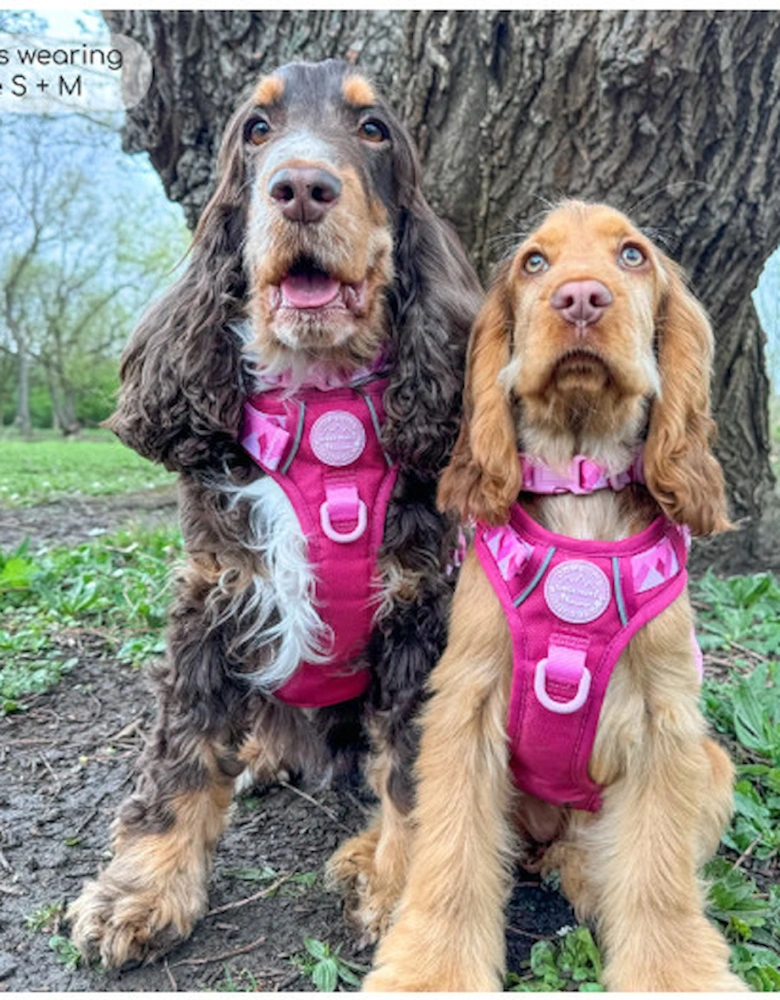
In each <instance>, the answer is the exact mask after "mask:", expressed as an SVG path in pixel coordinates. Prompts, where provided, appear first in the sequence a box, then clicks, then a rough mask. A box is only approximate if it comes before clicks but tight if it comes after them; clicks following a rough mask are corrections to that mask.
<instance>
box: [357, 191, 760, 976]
mask: <svg viewBox="0 0 780 1000" xmlns="http://www.w3.org/2000/svg"><path fill="white" fill-rule="evenodd" d="M712 350H713V338H712V332H711V329H710V325H709V322H708V321H707V318H706V316H705V314H704V312H703V310H702V308H701V307H700V305H699V304H698V302H697V301H696V300H695V299H694V298H693V296H692V295H691V294H690V292H689V291H688V290H687V289H686V287H685V284H684V282H683V278H682V274H681V271H680V270H679V268H678V267H677V266H676V265H675V264H674V263H672V261H670V260H669V259H668V258H667V257H666V256H665V255H664V254H663V253H661V252H660V251H659V249H658V248H657V247H656V246H654V245H653V244H652V243H651V242H650V241H649V240H648V239H647V238H646V237H645V236H644V235H643V234H642V233H641V232H639V231H638V230H637V228H636V227H635V226H634V225H633V224H632V223H631V222H630V221H629V220H628V219H627V218H626V217H625V216H624V215H622V214H620V213H619V212H617V211H614V210H613V209H611V208H609V207H607V206H604V205H592V204H584V203H581V202H576V201H570V202H565V203H563V204H562V205H560V206H558V207H557V208H556V209H554V210H553V211H551V212H550V213H549V214H548V215H547V217H546V218H545V220H544V221H543V223H542V224H541V226H540V227H539V228H538V229H537V230H536V231H535V232H534V233H533V234H532V235H531V236H529V237H528V239H527V240H526V241H525V242H524V243H523V244H522V245H521V246H520V248H519V249H518V250H517V252H516V254H515V255H514V257H513V259H512V260H511V261H508V262H507V263H506V264H505V265H504V266H503V267H502V269H501V271H500V273H499V275H498V278H497V280H496V282H495V284H494V286H493V288H492V291H491V293H490V295H489V297H488V300H487V302H486V304H485V306H484V307H483V309H482V311H481V313H480V315H479V316H478V318H477V321H476V323H475V327H474V329H473V332H472V337H471V341H470V347H469V358H468V370H467V378H466V399H465V404H466V405H465V415H464V420H463V423H462V426H461V432H460V437H459V439H458V443H457V445H456V448H455V451H454V454H453V457H452V460H451V462H450V464H449V466H448V467H447V469H446V470H445V472H444V475H443V478H442V481H441V484H440V489H439V502H440V505H441V506H442V508H444V509H455V510H457V511H459V513H460V514H461V516H462V517H463V518H464V519H468V518H472V519H473V520H474V522H475V524H474V542H473V544H472V545H471V546H470V549H469V552H468V555H467V558H466V561H465V564H464V566H463V568H462V571H461V574H460V578H459V581H458V585H457V590H456V594H455V598H454V603H453V608H452V614H451V621H450V635H449V644H448V646H447V650H446V652H445V654H444V656H443V658H442V659H441V661H440V662H439V664H438V666H437V667H436V668H435V670H434V672H433V673H432V675H431V680H430V686H431V689H432V691H433V697H432V698H431V700H430V701H429V702H428V704H427V706H426V709H425V711H424V715H423V734H422V742H421V751H420V757H419V760H418V766H417V776H418V781H419V785H418V799H417V806H416V814H415V819H416V833H415V837H414V840H413V845H412V854H411V862H410V871H409V876H408V880H407V884H406V888H405V890H404V893H403V896H402V898H401V901H400V904H399V906H398V908H397V911H396V919H395V923H394V925H393V926H392V927H391V929H390V931H389V933H388V935H387V936H386V937H385V938H384V940H383V942H382V944H381V945H380V948H379V950H378V953H377V956H376V961H375V969H374V971H373V972H372V973H371V974H370V975H369V977H368V978H367V979H366V981H365V983H364V988H365V989H368V990H496V989H500V988H501V983H502V974H503V970H504V921H503V912H502V908H503V904H504V902H505V900H506V897H507V893H508V889H509V885H510V870H511V869H510V863H511V860H512V857H513V853H514V852H515V851H516V848H517V840H516V834H517V833H518V831H519V832H520V834H521V835H522V838H523V841H524V843H525V844H526V845H527V847H528V845H531V846H533V847H534V848H535V850H536V851H537V853H538V852H540V851H543V852H544V853H543V856H542V861H541V864H540V867H541V868H542V869H543V870H550V869H553V868H559V869H560V872H561V885H562V888H563V891H564V892H565V894H566V895H567V896H568V898H569V899H570V900H571V901H572V903H573V905H574V906H575V909H576V911H577V914H578V916H579V918H580V919H583V920H591V921H592V922H593V923H594V924H595V927H596V929H597V932H598V934H599V937H600V943H601V945H602V947H603V949H604V952H605V956H606V965H605V970H604V981H605V984H606V985H607V987H608V988H609V989H611V990H733V989H745V987H744V984H742V983H741V981H740V980H739V979H738V978H737V977H736V976H734V975H733V974H732V973H731V972H730V971H729V967H728V955H729V953H728V947H727V945H726V942H725V940H724V939H723V938H722V936H721V935H720V934H719V933H718V931H717V930H716V929H715V927H713V926H712V925H711V924H710V923H709V922H708V921H707V919H706V917H705V916H704V912H703V899H702V886H701V884H700V882H699V879H698V876H697V868H698V866H699V865H700V864H701V863H702V862H703V861H704V860H705V859H706V858H707V857H709V855H710V854H711V853H712V852H713V851H714V850H715V848H716V846H717V844H718V840H719V836H720V833H721V831H722V829H723V827H724V825H725V824H726V823H727V821H728V818H729V816H730V813H731V809H732V775H733V769H732V765H731V763H730V761H729V760H728V758H727V756H726V754H725V753H724V752H723V751H722V750H721V749H720V748H719V747H718V746H717V745H716V744H715V743H714V742H713V741H712V740H710V739H709V738H707V736H706V735H705V730H706V725H705V721H704V719H703V717H702V713H701V710H700V707H699V684H700V676H699V671H698V670H697V652H698V647H697V646H696V644H695V640H694V641H692V625H693V618H692V611H691V605H690V601H689V598H688V594H687V590H686V574H685V559H686V552H687V546H688V538H689V533H690V532H692V533H693V534H696V535H702V534H710V533H712V532H717V531H722V530H725V529H727V528H728V527H729V523H728V519H727V514H726V503H725V498H724V488H723V476H722V472H721V469H720V467H719V465H718V462H717V461H716V459H715V458H714V456H713V454H712V452H711V450H710V439H711V437H712V432H713V430H714V424H713V421H712V420H711V418H710V414H709V380H710V373H709V369H710V363H711V358H712ZM518 451H519V452H520V460H519V461H518Z"/></svg>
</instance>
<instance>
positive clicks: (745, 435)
mask: <svg viewBox="0 0 780 1000" xmlns="http://www.w3.org/2000/svg"><path fill="white" fill-rule="evenodd" d="M105 16H106V19H107V20H108V23H109V25H110V26H111V27H112V29H114V30H118V31H121V32H124V33H125V34H128V35H131V36H132V37H134V38H135V39H136V40H138V41H139V42H141V43H142V44H143V45H144V46H145V47H146V49H147V51H149V52H150V54H151V55H152V58H153V60H154V68H155V77H154V82H153V84H152V89H151V91H150V93H149V95H148V97H147V98H146V99H145V100H144V101H143V102H142V104H141V105H140V106H139V107H138V108H136V109H135V110H134V111H132V112H131V113H130V115H129V117H128V123H127V126H126V129H125V145H126V148H128V149H130V150H141V149H146V150H148V151H149V154H150V156H151V160H152V163H153V164H154V166H155V168H156V169H157V170H158V172H159V173H160V176H161V177H162V180H163V183H164V185H165V188H166V191H167V192H168V194H169V196H170V197H171V198H173V199H174V200H176V201H180V202H181V204H182V205H183V206H184V209H185V212H186V215H187V218H188V221H189V223H190V225H192V224H193V223H194V222H195V220H196V218H197V216H198V213H199V212H200V210H201V208H202V207H203V205H204V204H205V201H206V199H207V197H208V195H209V193H210V191H211V190H212V187H213V182H214V174H213V170H214V161H215V154H216V150H217V147H218V143H219V138H220V135H221V132H222V130H223V128H224V125H225V122H226V121H227V118H228V116H229V114H230V113H231V111H232V110H233V109H234V107H235V106H236V103H237V100H238V97H239V95H240V94H241V93H242V92H243V91H245V89H246V88H247V86H248V85H249V84H251V82H252V81H253V80H254V79H255V78H256V77H257V75H258V74H259V73H261V72H263V71H268V70H270V69H272V68H273V67H274V66H276V65H278V64H279V63H282V62H285V61H288V60H291V59H301V58H306V59H320V58H325V57H328V56H338V57H342V58H348V59H351V60H353V61H356V62H357V63H358V64H359V65H360V66H361V67H363V68H365V69H366V70H367V71H368V72H370V73H371V74H373V75H374V76H375V78H376V79H377V81H378V82H379V83H380V85H381V86H382V87H383V88H384V90H385V91H386V92H387V93H388V94H389V95H390V97H391V98H392V100H393V103H394V104H395V106H396V108H397V110H398V111H399V112H400V113H401V115H402V116H403V117H404V119H405V121H406V122H407V123H408V125H409V126H410V128H411V131H412V133H413V135H414V137H415V139H416V141H417V143H418V146H419V148H420V151H421V154H422V158H423V162H424V165H425V172H426V176H427V178H428V194H429V196H430V199H431V201H432V203H433V204H434V206H435V207H436V209H437V210H438V211H439V212H440V213H441V214H443V215H444V216H445V217H447V218H449V219H450V221H451V222H452V223H453V224H454V225H455V227H456V229H457V230H458V232H459V233H460V235H461V237H462V239H463V240H464V243H465V245H466V247H467V248H468V250H469V252H470V254H471V257H472V259H473V260H474V261H475V263H476V264H477V266H478V268H479V269H480V271H481V273H482V275H483V277H487V275H488V272H489V270H490V265H491V263H492V262H494V261H495V260H496V259H497V258H499V257H500V256H501V255H502V254H503V253H505V252H507V251H508V250H509V249H510V248H511V246H512V244H513V243H514V242H515V241H516V239H517V235H518V230H519V229H524V228H527V227H530V226H531V225H532V224H533V221H534V219H535V217H537V215H538V213H539V211H540V210H541V209H542V208H543V207H544V204H545V203H546V201H547V200H555V199H557V198H559V197H561V196H562V195H572V196H579V197H585V198H592V199H603V200H607V201H609V202H611V203H613V204H615V205H616V206H617V207H620V208H622V209H624V210H626V211H627V212H629V213H630V214H631V215H632V216H633V217H634V218H636V220H637V221H638V222H639V223H640V224H641V225H643V226H645V227H646V228H647V229H649V230H652V233H653V235H654V236H655V237H656V238H657V239H659V240H660V241H661V242H662V243H664V244H665V245H666V247H667V249H668V250H669V251H670V252H671V253H672V254H673V256H675V257H677V258H678V259H679V260H680V261H681V263H682V264H683V265H684V266H685V268H686V269H687V270H688V272H689V273H690V275H691V278H692V282H693V286H694V288H695V290H696V292H697V294H698V295H699V296H700V297H701V299H702V300H703V301H704V303H705V304H706V306H707V308H708V310H709V312H710V314H711V316H712V318H713V321H714V325H715V329H716V337H717V357H716V364H715V386H714V409H715V416H716V419H717V421H718V424H719V429H720V438H719V443H718V447H717V451H718V454H719V457H720V459H721V461H722V463H723V465H724V468H725V472H726V478H727V482H728V487H729V493H730V499H731V507H732V512H733V516H734V517H735V518H736V519H737V520H738V521H741V522H742V525H743V527H742V531H740V532H739V534H738V535H735V536H731V537H730V538H726V539H723V540H721V541H720V542H719V543H718V544H716V545H714V546H711V547H710V549H709V553H708V555H709V556H710V557H711V558H713V559H714V558H715V557H716V555H719V558H720V560H721V561H722V562H724V563H725V564H726V565H728V566H729V568H732V569H734V570H736V569H737V568H739V567H744V566H746V565H749V564H750V563H751V562H752V563H756V562H759V563H761V562H763V563H766V562H767V560H768V559H769V558H770V553H769V542H770V539H769V538H768V537H767V535H766V532H764V533H763V534H762V531H761V513H762V510H763V509H764V507H765V506H766V505H767V502H768V499H769V496H770V494H771V490H772V484H773V480H772V475H771V471H770V467H769V459H768V456H769V428H768V419H767V397H768V383H767V379H766V374H765V366H764V358H763V337H762V334H761V331H760V327H759V324H758V322H757V318H756V315H755V312H754V309H753V305H752V302H751V296H750V293H751V291H752V289H753V288H754V287H755V284H756V280H757V278H758V275H759V273H760V271H761V268H762V265H763V264H764V262H765V260H766V259H767V257H768V256H769V255H770V253H771V252H772V251H773V250H774V249H775V247H776V246H777V244H778V242H780V188H779V187H778V186H777V184H776V182H775V176H774V174H775V169H776V164H777V163H778V162H780V74H779V73H778V72H777V66H778V63H779V62H780V14H778V13H776V12H751V11H745V12H742V11H739V12H706V11H704V12H703V11H698V12H690V11H688V12H686V11H675V12H669V11H515V12H499V11H483V12H476V11H469V12H442V11H422V12H421V11H376V12H372V11H265V12H262V13H257V12H256V13H252V12H249V11H239V12H234V11H233V12H231V11H197V12H191V11H169V12H161V11H135V12H119V11H116V12H107V13H106V15H105Z"/></svg>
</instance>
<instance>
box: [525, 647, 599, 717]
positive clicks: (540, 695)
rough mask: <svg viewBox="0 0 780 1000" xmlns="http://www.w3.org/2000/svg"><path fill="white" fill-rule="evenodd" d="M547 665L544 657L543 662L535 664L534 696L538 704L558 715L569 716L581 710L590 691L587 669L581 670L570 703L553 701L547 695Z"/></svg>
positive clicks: (588, 671)
mask: <svg viewBox="0 0 780 1000" xmlns="http://www.w3.org/2000/svg"><path fill="white" fill-rule="evenodd" d="M547 663H548V659H547V657H546V656H545V658H544V659H543V660H539V662H538V663H537V664H536V672H535V673H534V694H535V695H536V698H537V700H538V701H539V704H540V705H544V707H545V708H546V709H548V710H549V711H550V712H556V713H557V714H558V715H571V713H572V712H576V711H577V709H578V708H582V706H583V705H584V704H585V700H586V698H587V697H588V692H589V691H590V670H588V668H587V667H583V668H582V674H581V675H580V681H579V684H578V685H577V693H576V694H575V695H574V697H573V698H572V699H571V700H570V701H553V699H552V698H551V697H550V696H549V694H548V693H547Z"/></svg>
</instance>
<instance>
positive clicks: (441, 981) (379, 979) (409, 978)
mask: <svg viewBox="0 0 780 1000" xmlns="http://www.w3.org/2000/svg"><path fill="white" fill-rule="evenodd" d="M361 989H362V991H363V992H364V993H497V992H500V990H501V981H500V980H499V979H498V978H497V977H496V976H494V975H491V974H488V973H486V974H485V975H482V976H480V974H479V973H478V972H476V971H475V970H474V969H462V970H459V969H457V968H456V963H451V964H450V965H449V967H448V968H447V969H444V968H441V969H439V970H438V971H437V969H436V968H435V965H434V967H432V966H431V965H429V964H428V962H427V961H426V959H425V958H424V957H423V956H420V961H406V962H401V963H395V962H385V963H383V964H381V965H379V966H378V967H377V968H375V969H372V970H371V972H369V974H368V975H367V976H366V978H365V979H364V980H363V985H362V987H361Z"/></svg>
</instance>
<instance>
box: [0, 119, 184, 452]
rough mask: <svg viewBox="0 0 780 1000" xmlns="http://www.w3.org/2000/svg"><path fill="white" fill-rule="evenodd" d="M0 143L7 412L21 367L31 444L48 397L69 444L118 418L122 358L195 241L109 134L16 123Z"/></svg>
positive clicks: (20, 397)
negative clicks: (141, 317) (12, 379)
mask: <svg viewBox="0 0 780 1000" xmlns="http://www.w3.org/2000/svg"><path fill="white" fill-rule="evenodd" d="M109 124H110V123H109ZM0 135H2V138H3V144H2V147H0V204H2V205H3V211H2V212H0V351H1V352H2V361H3V363H2V367H0V378H2V382H1V383H0V389H1V390H2V396H3V398H2V399H0V403H3V404H6V403H7V402H8V395H9V393H8V388H7V381H6V380H7V376H8V369H9V367H10V365H11V363H13V366H14V371H15V374H16V409H15V419H14V423H15V424H16V426H17V427H18V428H19V429H20V430H21V432H22V433H23V434H25V435H27V436H29V435H30V433H31V431H32V425H33V422H34V417H36V418H37V420H36V422H37V423H38V424H39V425H40V423H41V417H42V414H41V413H40V408H39V412H37V413H36V414H33V413H32V412H31V410H32V408H33V404H32V400H33V398H34V396H35V392H34V390H35V388H36V387H42V388H43V389H44V390H45V396H46V397H47V398H48V405H47V406H46V410H47V411H49V412H50V413H51V423H52V424H53V426H55V427H57V428H58V429H60V430H61V431H62V432H63V433H65V434H70V433H74V432H76V431H78V429H79V428H80V426H81V423H82V421H83V419H84V418H85V416H86V418H87V419H88V420H90V421H97V420H100V419H103V418H104V417H105V416H107V415H108V413H110V412H111V409H112V406H113V398H112V397H113V391H114V389H115V388H116V384H117V374H116V372H117V368H118V357H119V354H120V352H121V349H122V347H123V345H124V343H125V341H126V340H127V337H128V335H129V332H130V330H131V328H132V326H133V324H134V322H135V321H136V320H137V318H138V314H139V312H140V311H141V310H142V309H143V307H144V306H145V305H146V303H147V302H148V301H149V299H150V298H152V297H153V296H154V295H155V294H156V293H157V292H158V291H159V289H160V288H161V286H162V284H163V283H164V282H165V280H166V279H169V278H170V272H171V270H172V268H173V267H174V266H175V264H176V263H177V261H178V259H179V258H180V257H181V256H182V255H183V253H184V252H185V249H186V246H187V243H188V236H187V233H186V228H185V226H184V225H183V222H182V220H181V218H180V213H179V212H178V211H176V210H175V209H174V207H173V206H167V205H163V208H162V210H161V209H160V206H159V204H155V203H154V201H153V200H152V199H150V198H149V197H148V190H149V189H148V185H139V184H138V179H139V178H138V169H137V166H138V165H137V164H133V163H132V162H131V161H130V160H129V159H128V158H127V157H126V156H124V155H123V154H122V153H121V151H120V148H119V141H118V137H117V135H116V130H114V132H113V133H112V132H111V131H110V128H108V127H107V126H106V125H105V124H101V123H98V122H95V121H92V120H87V119H85V118H83V117H81V116H78V115H73V114H69V115H60V116H52V117H43V116H33V115H21V116H11V115H8V116H4V117H3V118H2V119H0ZM166 209H167V211H166ZM4 409H5V407H0V415H2V414H3V412H4ZM46 415H48V414H46Z"/></svg>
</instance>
